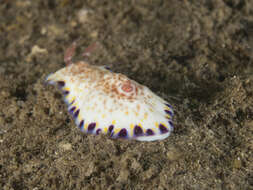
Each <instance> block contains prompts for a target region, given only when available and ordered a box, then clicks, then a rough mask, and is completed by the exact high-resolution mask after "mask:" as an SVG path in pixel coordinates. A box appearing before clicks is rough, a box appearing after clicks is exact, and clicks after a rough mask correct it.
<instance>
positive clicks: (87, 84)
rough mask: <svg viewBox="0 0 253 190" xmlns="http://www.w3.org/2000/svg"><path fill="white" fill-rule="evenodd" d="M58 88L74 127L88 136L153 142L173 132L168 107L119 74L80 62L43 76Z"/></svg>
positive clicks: (155, 96)
mask: <svg viewBox="0 0 253 190" xmlns="http://www.w3.org/2000/svg"><path fill="white" fill-rule="evenodd" d="M46 80H47V82H48V83H49V84H54V85H57V86H59V87H60V89H61V90H62V92H63V94H64V96H65V97H64V98H65V101H66V103H67V105H68V111H69V113H70V114H71V115H72V116H73V118H74V119H75V122H76V125H77V126H78V128H79V129H80V130H81V131H83V132H85V133H88V134H95V135H98V134H100V133H103V134H108V135H109V136H111V137H112V138H123V139H135V140H139V141H155V140H162V139H165V138H166V137H168V136H169V135H170V133H171V131H172V130H173V123H172V117H173V110H172V107H171V106H170V104H169V103H168V102H167V101H165V100H163V99H162V98H160V97H159V96H157V95H156V94H154V93H153V92H152V91H151V90H150V89H149V88H147V87H146V86H143V85H141V84H139V83H137V82H135V81H133V80H131V79H129V78H128V77H126V76H125V75H123V74H120V73H114V72H112V71H110V70H108V69H107V68H106V67H102V66H93V65H89V64H88V63H86V62H84V61H80V62H77V63H74V64H70V65H68V66H66V67H64V68H62V69H60V70H59V71H57V72H55V73H54V74H50V75H49V76H48V77H47V79H46Z"/></svg>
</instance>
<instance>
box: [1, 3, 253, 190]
mask: <svg viewBox="0 0 253 190" xmlns="http://www.w3.org/2000/svg"><path fill="white" fill-rule="evenodd" d="M76 39H80V40H79V42H78V43H79V48H78V50H77V54H76V57H75V59H76V60H80V59H81V56H80V55H81V52H82V51H83V50H84V49H85V47H87V46H88V45H89V44H91V43H93V42H97V43H99V48H97V49H96V50H95V51H94V53H93V54H92V55H91V56H90V57H89V60H88V61H89V62H90V63H91V64H94V65H107V66H109V67H110V68H111V69H112V70H113V71H115V72H120V73H124V74H125V75H127V76H128V77H130V78H132V79H134V80H136V81H138V82H139V83H141V84H144V85H146V86H148V87H149V88H150V89H151V90H152V91H154V92H155V93H156V94H158V95H159V96H161V97H163V98H164V99H166V100H167V101H168V102H170V103H171V105H172V106H173V107H174V110H175V117H174V119H173V121H174V124H175V131H174V132H173V133H172V135H171V136H170V137H169V138H167V139H165V140H163V141H156V142H148V143H147V142H136V141H126V140H112V139H110V138H108V137H107V136H103V135H99V136H92V135H85V134H83V133H81V132H80V131H79V130H78V129H77V127H76V126H75V123H74V121H73V120H72V118H71V117H70V116H69V114H68V113H67V109H66V105H65V104H64V102H63V99H62V95H61V93H60V91H58V90H57V89H55V88H54V87H51V86H46V85H45V84H44V81H45V77H46V76H47V75H48V74H49V73H52V72H55V71H56V70H58V69H60V68H62V67H64V66H65V63H64V62H63V54H64V50H66V48H67V47H68V46H69V45H70V44H71V43H72V42H73V41H74V40H76ZM252 48H253V1H252V0H213V1H199V0H193V1H188V0H167V1H162V0H157V1H150V0H143V1H135V0H132V1H123V0H118V1H103V0H94V1H89V0H88V1H85V2H84V1H81V0H78V1H74V3H73V1H70V0H61V1H60V0H37V1H30V0H22V1H19V0H16V1H15V0H12V1H10V0H2V1H1V2H0V189H3V190H9V189H14V190H24V189H33V190H43V189H111V190H113V189H115V190H118V189H137V190H139V189H159V190H184V189H201V190H204V189H231V190H238V189H245V190H246V189H247V190H250V189H253V65H252V58H253V52H252Z"/></svg>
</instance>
